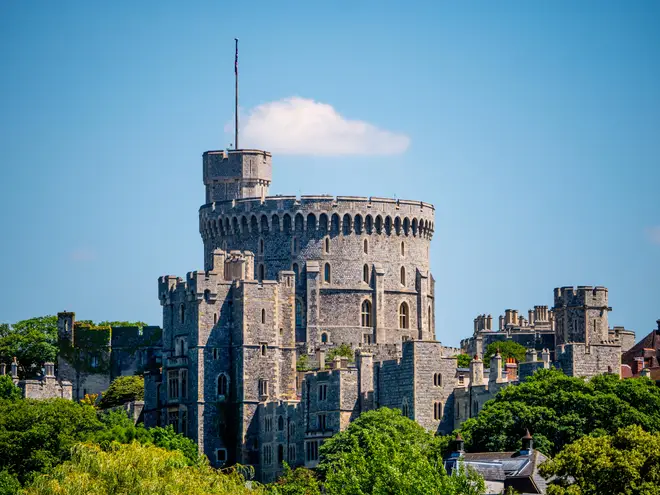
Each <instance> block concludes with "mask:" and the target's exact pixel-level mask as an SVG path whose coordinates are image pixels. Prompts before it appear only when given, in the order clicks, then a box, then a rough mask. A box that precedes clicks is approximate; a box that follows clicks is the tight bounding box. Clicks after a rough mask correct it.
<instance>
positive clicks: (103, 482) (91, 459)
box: [25, 442, 263, 495]
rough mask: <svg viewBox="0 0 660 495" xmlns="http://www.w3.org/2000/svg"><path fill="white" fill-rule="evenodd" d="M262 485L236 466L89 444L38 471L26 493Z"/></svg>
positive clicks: (219, 491)
mask: <svg viewBox="0 0 660 495" xmlns="http://www.w3.org/2000/svg"><path fill="white" fill-rule="evenodd" d="M262 492H263V490H262V488H261V487H260V486H258V485H256V484H253V486H252V488H251V489H249V488H247V487H246V483H245V479H244V478H243V477H242V476H241V474H240V473H239V472H238V471H236V470H227V471H225V472H220V471H217V470H215V469H212V468H211V467H209V466H208V464H204V465H200V466H194V467H191V466H188V464H187V462H186V459H185V457H184V456H183V454H182V453H181V452H177V451H167V450H164V449H160V448H158V447H154V446H152V445H141V444H139V443H137V442H133V443H130V444H126V445H120V444H113V446H112V448H110V449H108V450H107V451H104V450H102V449H101V448H100V447H98V446H96V445H93V444H79V445H77V446H75V447H74V448H73V451H72V457H71V460H70V461H67V462H65V463H64V464H62V465H61V466H58V467H57V468H56V469H55V470H54V471H53V473H52V474H50V475H42V476H39V477H38V478H37V479H35V480H34V482H33V483H32V484H31V485H30V486H29V487H27V489H26V490H25V493H26V495H79V494H82V493H85V494H88V493H91V494H94V495H134V494H135V495H149V494H154V493H159V494H168V495H170V494H172V495H177V494H181V495H183V494H191V495H198V494H199V495H202V494H204V495H239V494H248V493H249V494H259V493H262Z"/></svg>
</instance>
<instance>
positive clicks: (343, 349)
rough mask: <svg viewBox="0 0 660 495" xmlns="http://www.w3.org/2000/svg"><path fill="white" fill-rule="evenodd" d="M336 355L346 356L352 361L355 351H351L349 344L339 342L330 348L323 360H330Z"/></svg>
mask: <svg viewBox="0 0 660 495" xmlns="http://www.w3.org/2000/svg"><path fill="white" fill-rule="evenodd" d="M337 356H339V357H343V358H348V359H350V360H351V361H353V360H354V359H355V351H353V348H352V347H351V346H350V345H348V344H341V345H340V346H337V347H333V348H332V349H330V351H329V352H328V354H327V356H326V357H325V360H326V362H332V361H333V360H334V359H335V358H336V357H337Z"/></svg>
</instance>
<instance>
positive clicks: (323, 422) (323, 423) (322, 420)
mask: <svg viewBox="0 0 660 495" xmlns="http://www.w3.org/2000/svg"><path fill="white" fill-rule="evenodd" d="M327 420H328V417H327V416H326V415H325V414H319V420H318V421H319V430H321V431H325V430H326V429H327V422H328V421H327Z"/></svg>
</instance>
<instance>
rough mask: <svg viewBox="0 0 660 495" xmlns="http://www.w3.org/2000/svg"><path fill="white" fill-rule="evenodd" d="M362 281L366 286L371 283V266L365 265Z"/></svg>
mask: <svg viewBox="0 0 660 495" xmlns="http://www.w3.org/2000/svg"><path fill="white" fill-rule="evenodd" d="M362 281H363V282H364V283H365V284H368V283H369V265H366V264H365V265H364V266H363V267H362Z"/></svg>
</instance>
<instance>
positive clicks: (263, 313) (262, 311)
mask: <svg viewBox="0 0 660 495" xmlns="http://www.w3.org/2000/svg"><path fill="white" fill-rule="evenodd" d="M261 323H266V310H265V309H262V310H261Z"/></svg>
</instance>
